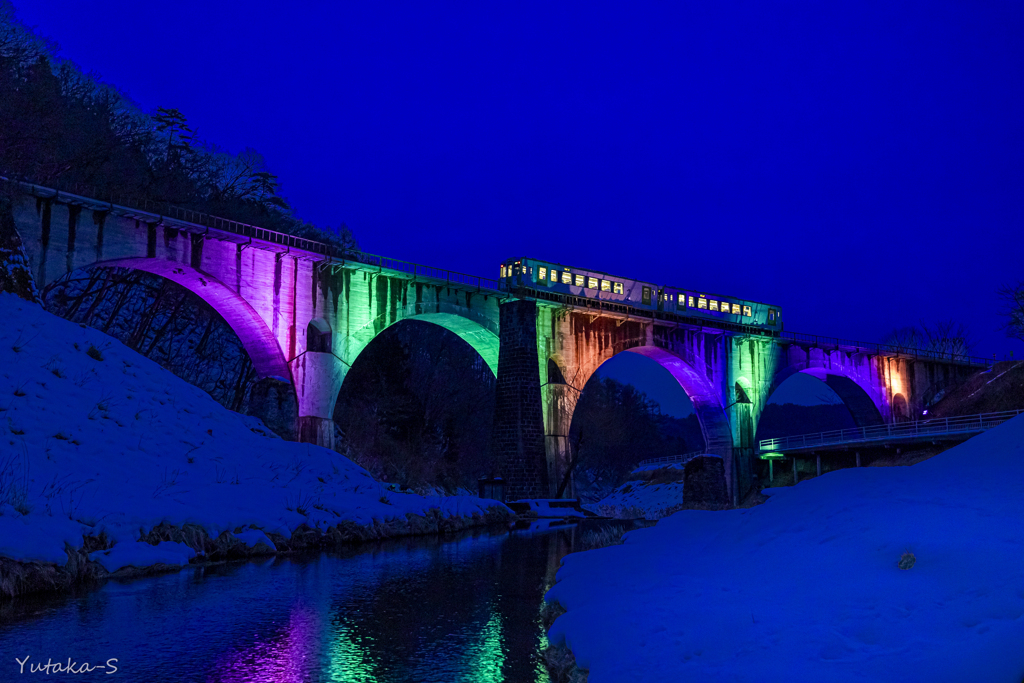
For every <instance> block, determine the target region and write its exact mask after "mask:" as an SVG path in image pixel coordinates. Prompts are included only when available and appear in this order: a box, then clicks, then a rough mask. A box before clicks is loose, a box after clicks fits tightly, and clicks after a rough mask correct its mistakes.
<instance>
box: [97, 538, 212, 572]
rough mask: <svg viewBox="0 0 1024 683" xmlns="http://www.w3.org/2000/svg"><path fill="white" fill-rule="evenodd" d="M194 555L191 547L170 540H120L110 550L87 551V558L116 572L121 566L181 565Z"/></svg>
mask: <svg viewBox="0 0 1024 683" xmlns="http://www.w3.org/2000/svg"><path fill="white" fill-rule="evenodd" d="M195 556H196V553H195V551H194V550H192V548H189V547H188V546H187V545H185V544H184V543H174V542H172V541H164V542H163V543H158V544H157V545H150V544H149V543H140V542H134V543H131V542H121V543H118V544H117V545H115V546H114V547H113V548H111V549H110V550H97V551H95V552H92V553H89V559H91V560H95V561H97V562H99V563H100V564H101V565H103V568H104V569H106V570H107V571H108V572H116V571H117V570H118V569H121V568H123V567H148V566H150V565H153V564H168V565H172V566H181V565H185V564H188V561H189V559H190V558H193V557H195Z"/></svg>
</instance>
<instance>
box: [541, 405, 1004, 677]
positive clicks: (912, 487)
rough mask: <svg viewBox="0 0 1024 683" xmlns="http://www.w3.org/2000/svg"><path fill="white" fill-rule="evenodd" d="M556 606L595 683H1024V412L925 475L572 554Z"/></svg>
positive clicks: (674, 519) (874, 473) (857, 472)
mask: <svg viewBox="0 0 1024 683" xmlns="http://www.w3.org/2000/svg"><path fill="white" fill-rule="evenodd" d="M908 550H909V551H910V552H912V553H914V554H915V556H916V564H915V565H914V566H913V567H912V568H911V569H909V570H901V569H899V568H898V567H897V562H898V560H899V558H900V556H901V554H902V553H903V552H904V551H908ZM548 599H551V600H557V601H558V602H559V603H561V604H562V605H563V606H564V607H565V608H566V609H567V610H568V612H567V613H566V614H565V615H563V616H562V617H560V618H559V619H558V620H557V621H556V622H555V624H554V626H553V627H552V629H551V631H550V633H549V638H550V640H551V641H552V642H555V643H557V642H560V641H561V640H562V639H563V638H565V639H566V642H567V644H568V645H569V647H570V648H571V649H572V651H573V653H574V655H575V656H576V659H577V663H578V664H579V666H580V667H582V668H589V669H590V679H589V680H590V683H605V682H609V681H614V682H615V683H624V682H627V681H651V680H664V681H669V680H674V681H683V680H708V681H753V680H757V681H786V682H787V683H794V682H801V681H814V682H815V683H817V682H820V681H830V683H841V682H844V681H851V682H852V681H858V682H864V681H931V682H933V683H941V682H943V681H949V682H951V683H952V682H962V681H986V682H987V683H999V682H1002V681H1005V682H1006V683H1020V681H1021V679H1022V677H1024V416H1021V417H1018V418H1015V419H1014V420H1011V421H1010V422H1007V423H1006V424H1004V425H1002V426H1000V427H998V428H996V429H994V430H992V431H990V432H988V433H985V434H982V435H979V436H977V437H975V438H973V439H971V440H969V441H967V442H965V443H963V444H961V445H960V446H957V447H955V448H952V449H950V450H948V451H946V452H944V453H942V454H940V455H937V456H935V457H934V458H931V459H930V460H927V461H925V462H922V463H920V464H917V465H914V466H913V467H894V468H874V467H870V468H856V469H845V470H840V471H837V472H832V473H829V474H827V475H825V476H822V477H816V478H814V479H811V480H808V481H805V482H802V483H800V484H799V485H797V486H795V487H790V488H786V489H781V490H776V491H774V492H773V495H772V496H771V498H770V499H769V500H768V501H767V502H766V503H764V504H763V505H760V506H757V507H753V508H749V509H743V510H730V511H724V512H707V511H696V510H688V511H682V512H677V513H676V514H674V515H672V516H670V517H667V518H665V519H663V520H661V521H660V522H658V524H657V525H656V526H655V527H652V528H649V529H642V530H637V531H633V532H630V533H629V534H628V535H627V537H626V542H625V544H624V545H618V546H611V547H608V548H602V549H600V550H594V551H589V552H585V553H578V554H572V555H569V556H568V557H566V558H565V560H564V564H563V566H562V568H561V569H560V570H559V572H558V583H557V584H556V585H555V586H554V587H553V588H552V589H551V591H549V593H548Z"/></svg>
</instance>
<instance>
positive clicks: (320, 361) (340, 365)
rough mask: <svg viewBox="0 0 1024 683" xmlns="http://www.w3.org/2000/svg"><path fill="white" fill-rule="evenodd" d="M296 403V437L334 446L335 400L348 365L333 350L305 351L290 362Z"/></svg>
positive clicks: (319, 444)
mask: <svg viewBox="0 0 1024 683" xmlns="http://www.w3.org/2000/svg"><path fill="white" fill-rule="evenodd" d="M289 365H290V366H291V370H292V376H293V377H294V378H295V393H296V398H297V399H298V403H299V419H298V425H297V433H298V437H299V441H301V442H303V443H312V444H316V445H317V446H323V447H324V448H334V403H335V401H336V400H337V398H338V392H340V391H341V384H342V382H344V381H345V375H346V373H347V372H348V366H347V365H345V363H344V362H342V360H341V359H340V358H338V357H337V356H335V355H334V354H333V353H327V352H315V351H307V352H305V353H303V354H301V355H299V356H298V357H296V358H294V359H292V361H291V363H290V364H289Z"/></svg>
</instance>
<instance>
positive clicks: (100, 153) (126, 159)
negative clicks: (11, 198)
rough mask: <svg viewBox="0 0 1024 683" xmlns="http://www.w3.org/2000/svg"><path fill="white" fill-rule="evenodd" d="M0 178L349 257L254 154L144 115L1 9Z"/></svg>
mask: <svg viewBox="0 0 1024 683" xmlns="http://www.w3.org/2000/svg"><path fill="white" fill-rule="evenodd" d="M0 173H3V174H5V175H7V176H9V177H14V178H18V179H22V180H28V181H31V182H36V183H41V184H44V185H50V186H56V187H57V188H59V189H62V190H67V191H74V192H78V193H79V194H84V195H88V196H94V197H96V198H98V199H111V198H114V197H116V198H117V199H118V200H119V201H120V202H122V203H131V202H132V201H133V200H138V199H142V198H145V199H147V200H150V201H156V202H166V203H168V204H173V205H176V206H182V207H185V208H188V209H193V210H197V211H201V212H204V213H209V214H214V215H218V216H223V217H224V218H229V219H232V220H235V221H239V222H243V223H251V224H255V225H259V226H260V227H263V228H268V229H271V230H277V231H280V232H286V233H291V234H299V235H301V236H303V237H306V238H308V239H315V240H319V241H326V242H329V243H331V244H333V245H335V246H339V247H341V248H342V249H343V250H344V251H354V250H355V249H356V245H355V240H354V239H353V238H352V235H351V232H349V231H348V230H347V229H345V230H339V231H337V232H333V233H324V232H322V231H320V230H319V229H317V228H316V227H315V226H313V225H311V224H309V223H306V222H304V221H302V220H300V219H298V218H297V217H295V216H294V215H293V212H292V210H291V208H290V207H289V205H288V202H287V201H286V200H285V198H284V197H283V196H282V195H281V186H280V181H279V180H278V178H277V176H276V175H274V174H273V173H271V172H270V171H269V170H268V169H267V168H266V167H265V163H264V160H263V157H261V156H260V155H259V154H258V153H256V152H255V151H253V150H251V149H245V150H243V151H242V153H240V154H238V155H237V156H236V155H231V154H227V153H225V152H223V151H221V150H219V149H217V148H216V147H215V146H214V145H212V144H209V143H206V142H203V141H202V140H200V138H199V136H198V134H197V131H196V130H195V129H194V128H193V127H192V126H191V125H190V124H189V122H188V119H187V117H186V116H185V114H184V113H183V112H181V111H180V110H178V109H176V108H173V107H159V108H158V109H157V110H156V111H155V112H153V113H152V114H150V115H148V114H145V113H143V112H142V111H140V110H139V108H138V107H137V106H136V105H135V104H134V103H133V102H132V101H131V100H130V99H129V98H128V97H127V96H125V95H124V94H123V93H122V92H120V91H119V90H117V89H116V88H114V87H111V86H109V85H106V84H104V83H102V82H100V80H99V79H98V77H96V76H94V75H92V74H86V73H84V72H83V71H82V70H81V69H80V68H78V67H77V66H76V65H75V64H74V63H72V62H70V61H67V60H64V59H61V58H60V57H58V55H57V46H56V45H55V44H54V43H52V42H50V41H47V40H46V39H45V38H43V37H41V36H39V35H37V34H36V33H34V32H33V31H31V30H29V29H28V28H26V27H25V26H23V25H22V24H20V23H19V22H18V21H17V19H16V17H15V13H14V9H13V7H12V6H11V4H10V2H9V0H0Z"/></svg>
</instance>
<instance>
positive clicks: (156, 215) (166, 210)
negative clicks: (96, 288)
mask: <svg viewBox="0 0 1024 683" xmlns="http://www.w3.org/2000/svg"><path fill="white" fill-rule="evenodd" d="M7 179H8V178H6V177H4V176H2V175H0V180H7ZM15 182H18V184H19V185H21V186H23V187H28V188H31V190H32V191H33V192H36V191H41V192H42V194H43V195H45V196H47V197H60V198H63V199H66V200H70V201H71V203H76V204H82V205H86V206H89V205H96V208H98V209H103V208H106V209H108V210H114V211H118V210H120V211H121V212H122V213H129V214H132V215H137V214H139V213H140V212H141V213H145V214H148V215H149V216H150V217H152V218H153V219H154V222H160V221H163V220H164V219H171V220H175V221H179V222H181V223H186V224H189V225H193V226H196V227H202V228H207V229H208V230H217V231H220V232H227V233H231V234H233V235H238V236H240V237H246V238H248V239H250V240H259V241H261V242H267V243H270V244H277V245H280V246H283V247H285V248H287V249H289V250H291V249H297V250H300V251H304V252H307V253H310V254H318V255H320V256H323V257H324V258H323V259H322V260H330V261H334V260H337V261H338V262H339V263H341V264H343V263H345V262H354V263H360V264H363V265H368V266H374V267H377V268H382V269H384V268H386V269H389V270H396V271H399V272H402V273H408V274H410V275H413V276H414V277H427V278H432V279H434V280H443V281H445V282H447V283H450V284H452V285H460V286H464V287H476V288H477V289H491V290H495V291H497V290H498V280H497V279H496V278H486V277H480V276H477V275H469V274H468V273H460V272H457V271H453V270H445V269H444V268H435V267H433V266H425V265H422V264H419V263H411V262H409V261H401V260H399V259H394V258H390V257H387V256H378V255H376V254H366V253H363V252H360V251H353V250H346V249H342V248H340V247H337V246H335V245H333V244H328V243H327V242H320V241H318V240H312V239H308V238H305V237H299V236H298V235H292V234H289V233H285V232H279V231H277V230H270V229H268V228H261V227H259V226H258V225H250V224H248V223H241V222H239V221H233V220H230V219H228V218H221V217H220V216H214V215H211V214H208V213H203V212H201V211H194V210H192V209H185V208H182V207H179V206H174V205H173V204H167V203H165V202H155V201H152V200H149V199H146V198H139V197H124V196H109V197H107V198H105V199H97V198H96V196H92V197H89V196H85V195H80V194H76V193H74V192H65V191H64V190H56V189H53V188H49V187H44V186H42V185H35V184H33V183H27V182H20V181H15ZM75 189H79V188H75Z"/></svg>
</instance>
